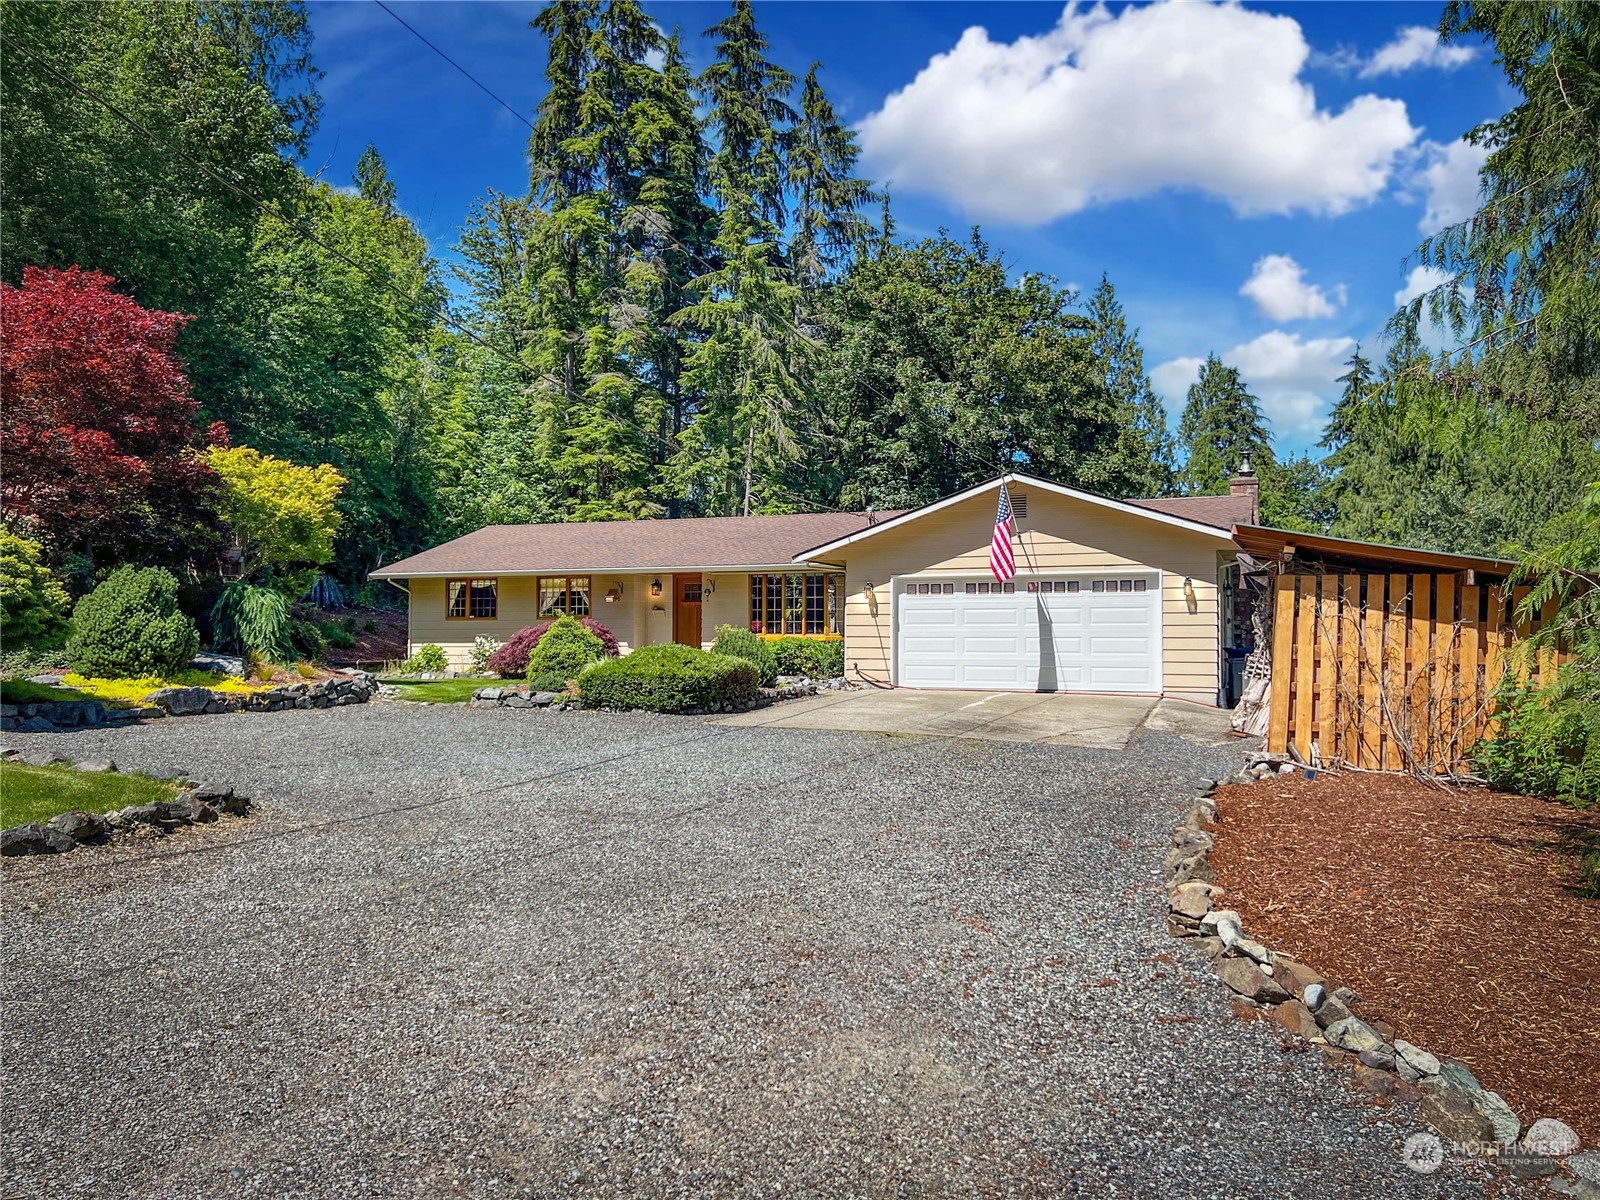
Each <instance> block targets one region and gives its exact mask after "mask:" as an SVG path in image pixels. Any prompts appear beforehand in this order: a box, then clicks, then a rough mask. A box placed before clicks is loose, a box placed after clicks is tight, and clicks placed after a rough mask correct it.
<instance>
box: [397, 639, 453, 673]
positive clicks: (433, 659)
mask: <svg viewBox="0 0 1600 1200" xmlns="http://www.w3.org/2000/svg"><path fill="white" fill-rule="evenodd" d="M449 669H450V660H449V659H448V658H446V657H445V653H444V647H443V646H438V645H435V644H434V643H433V642H429V643H428V644H427V645H426V646H419V647H417V652H416V653H415V654H413V655H412V656H411V657H410V658H408V659H406V660H405V662H403V663H401V664H400V674H402V675H439V674H442V673H443V672H445V671H448V670H449Z"/></svg>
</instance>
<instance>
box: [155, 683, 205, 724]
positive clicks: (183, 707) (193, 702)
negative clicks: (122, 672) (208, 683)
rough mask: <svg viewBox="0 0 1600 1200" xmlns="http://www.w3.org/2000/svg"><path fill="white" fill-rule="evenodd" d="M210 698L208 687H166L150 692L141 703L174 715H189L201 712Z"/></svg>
mask: <svg viewBox="0 0 1600 1200" xmlns="http://www.w3.org/2000/svg"><path fill="white" fill-rule="evenodd" d="M211 700H212V692H211V689H210V688H203V687H168V688H160V689H158V690H156V691H153V692H151V693H150V694H149V695H148V696H146V697H145V698H144V701H143V703H144V704H146V705H148V706H150V707H152V708H159V709H161V710H162V711H164V712H168V713H171V714H172V715H173V716H175V717H190V716H194V715H195V714H196V713H203V712H205V710H206V705H208V704H210V703H211Z"/></svg>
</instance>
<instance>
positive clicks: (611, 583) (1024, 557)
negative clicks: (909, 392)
mask: <svg viewBox="0 0 1600 1200" xmlns="http://www.w3.org/2000/svg"><path fill="white" fill-rule="evenodd" d="M1002 483H1003V484H1005V486H1006V489H1007V494H1008V495H1009V497H1010V501H1011V506H1012V509H1013V511H1014V513H1015V521H1016V530H1017V532H1016V536H1015V540H1014V542H1013V546H1014V552H1015V558H1016V575H1015V577H1014V578H1013V579H1011V580H1010V581H1008V582H1005V583H1000V582H997V581H996V579H995V577H994V575H993V574H992V573H991V571H990V567H989V548H990V542H991V538H992V536H993V533H994V528H995V515H996V508H997V504H998V499H999V490H1000V486H1001V484H1002ZM1258 495H1259V485H1258V481H1257V479H1256V477H1255V475H1253V474H1251V473H1250V472H1249V471H1248V470H1244V471H1242V472H1241V474H1240V475H1239V476H1237V477H1235V479H1234V480H1233V481H1232V483H1231V485H1230V492H1229V494H1228V495H1226V496H1192V497H1183V498H1169V499H1159V500H1112V499H1108V498H1107V497H1104V496H1097V495H1094V494H1093V493H1090V492H1085V491H1080V490H1078V489H1076V488H1071V487H1065V486H1063V485H1061V484H1057V483H1051V482H1048V481H1046V480H1043V479H1037V478H1034V477H1032V476H1029V475H1026V474H1022V473H1016V472H1014V473H1010V474H1007V475H1004V476H1001V477H999V478H996V479H991V480H989V481H987V482H985V483H982V484H979V485H977V486H976V487H971V488H968V489H966V490H965V491H962V492H958V493H956V494H955V495H953V496H948V497H946V498H945V499H943V500H939V501H937V502H935V503H932V504H928V505H924V506H923V507H921V508H916V509H912V510H910V511H906V512H890V513H879V514H872V513H806V514H793V515H783V516H758V517H702V518H685V519H678V520H653V521H615V522H605V523H592V524H576V523H573V524H550V525H496V526H490V527H488V528H485V529H480V530H478V531H477V532H475V533H470V534H467V535H466V536H464V537H460V538H457V539H455V540H454V541H451V542H446V543H445V544H443V545H440V546H436V547H434V548H433V549H431V550H426V551H424V552H422V553H421V554H417V555H414V556H413V557H411V558H407V559H404V560H402V561H400V562H396V563H393V564H391V565H389V566H386V567H383V568H382V569H380V570H377V571H374V572H373V577H374V578H378V579H386V580H389V581H390V582H392V583H394V584H395V585H396V586H399V587H402V588H404V589H405V590H406V591H407V592H408V593H409V595H410V634H409V638H410V644H411V649H412V651H413V652H414V651H415V650H416V649H417V648H418V647H419V646H422V645H425V644H427V643H430V642H431V643H436V644H438V645H439V646H442V647H443V648H444V650H445V652H446V654H447V655H448V656H449V658H450V661H451V663H452V665H453V666H455V667H457V668H461V667H465V666H466V664H467V662H468V656H469V652H470V650H471V647H472V644H473V640H474V638H476V637H479V636H488V637H492V638H496V639H499V640H502V641H503V640H505V639H506V638H508V637H510V636H511V635H512V634H513V633H515V632H516V631H517V630H518V629H521V628H522V627H523V626H525V625H530V624H533V623H535V622H537V621H540V620H547V619H549V618H551V617H554V616H557V615H559V614H561V613H572V614H574V615H577V616H593V617H595V618H596V619H598V620H600V621H603V622H604V623H605V624H606V625H607V626H608V627H609V628H610V629H611V630H612V632H613V633H615V634H616V636H617V640H618V642H619V643H620V644H621V645H622V647H623V650H624V652H626V651H628V650H631V649H633V648H635V647H638V646H646V645H652V644H654V643H658V642H671V641H676V642H682V643H685V644H688V645H693V646H706V647H709V646H710V644H711V642H712V641H713V640H714V639H715V637H716V629H717V627H718V626H719V625H736V626H741V627H745V628H749V629H751V630H754V631H755V632H757V633H760V634H763V635H766V636H781V635H794V636H800V637H824V638H825V637H833V638H838V637H842V638H843V640H844V650H845V671H846V675H847V676H848V677H849V678H850V679H853V680H861V681H868V682H874V683H881V684H892V685H894V686H898V687H923V688H956V689H975V690H983V691H1003V690H1014V691H1084V692H1128V693H1137V694H1149V695H1168V696H1177V697H1182V698H1185V699H1190V700H1196V701H1200V702H1203V703H1207V704H1219V703H1227V702H1229V700H1230V699H1231V696H1230V688H1229V679H1230V673H1229V660H1230V657H1232V656H1236V655H1238V654H1239V653H1241V652H1240V651H1237V650H1233V649H1231V648H1232V647H1235V646H1236V645H1237V644H1238V641H1239V638H1238V633H1239V626H1238V619H1237V616H1236V613H1235V608H1236V606H1235V604H1234V603H1233V596H1234V594H1235V591H1236V589H1237V587H1238V567H1237V563H1236V559H1237V555H1238V549H1239V548H1238V546H1237V545H1236V544H1235V542H1234V540H1233V538H1232V536H1231V533H1230V531H1231V529H1232V528H1233V526H1235V525H1252V524H1254V523H1255V521H1256V519H1257V515H1258V507H1259V501H1258ZM1225 647H1227V648H1230V649H1225Z"/></svg>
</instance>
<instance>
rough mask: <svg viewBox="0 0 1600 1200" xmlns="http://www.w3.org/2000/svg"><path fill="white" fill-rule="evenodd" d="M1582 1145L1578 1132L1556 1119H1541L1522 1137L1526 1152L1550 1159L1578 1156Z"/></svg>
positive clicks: (1529, 1127)
mask: <svg viewBox="0 0 1600 1200" xmlns="http://www.w3.org/2000/svg"><path fill="white" fill-rule="evenodd" d="M1581 1145H1582V1143H1581V1142H1580V1141H1579V1140H1578V1134H1577V1131H1576V1130H1574V1129H1573V1128H1572V1126H1570V1125H1568V1124H1566V1123H1565V1122H1563V1121H1558V1120H1556V1119H1555V1118H1554V1117H1540V1118H1539V1119H1538V1120H1537V1121H1535V1122H1534V1123H1533V1124H1532V1125H1530V1126H1528V1132H1527V1133H1525V1134H1523V1135H1522V1148H1523V1149H1524V1150H1526V1151H1528V1153H1530V1154H1543V1155H1545V1156H1547V1157H1549V1158H1565V1157H1566V1156H1567V1155H1569V1154H1576V1153H1577V1152H1578V1149H1579V1147H1580V1146H1581Z"/></svg>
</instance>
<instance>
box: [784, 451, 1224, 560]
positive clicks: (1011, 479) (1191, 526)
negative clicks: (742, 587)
mask: <svg viewBox="0 0 1600 1200" xmlns="http://www.w3.org/2000/svg"><path fill="white" fill-rule="evenodd" d="M1002 483H1004V484H1008V485H1009V484H1013V483H1026V484H1027V485H1028V486H1029V487H1039V488H1043V489H1044V490H1045V491H1047V492H1054V493H1055V494H1056V495H1058V496H1066V497H1067V498H1068V499H1072V500H1082V501H1084V502H1086V503H1088V504H1096V505H1099V506H1101V507H1103V508H1109V509H1112V510H1114V511H1118V512H1123V513H1127V514H1128V515H1129V516H1134V517H1143V518H1145V519H1146V520H1150V521H1156V522H1158V523H1160V524H1162V525H1171V526H1173V527H1174V528H1177V529H1184V530H1187V531H1189V532H1190V533H1199V534H1204V535H1205V536H1207V537H1211V538H1215V539H1216V540H1218V541H1221V542H1231V541H1232V540H1233V536H1232V534H1230V533H1229V531H1228V530H1226V529H1224V528H1222V527H1221V526H1218V525H1207V524H1205V523H1204V522H1203V521H1191V520H1189V519H1188V518H1187V517H1175V516H1173V515H1172V514H1171V513H1164V512H1161V511H1160V510H1158V509H1154V508H1141V507H1140V506H1139V505H1137V504H1130V503H1128V502H1127V501H1126V500H1113V499H1111V498H1110V497H1109V496H1096V495H1095V494H1094V493H1093V492H1084V491H1079V490H1078V489H1077V488H1069V487H1067V486H1065V485H1064V484H1060V483H1051V482H1050V481H1049V480H1048V479H1040V478H1039V477H1038V476H1037V475H1026V474H1023V473H1022V472H1020V471H1008V472H1007V473H1006V474H1004V475H997V476H995V477H994V478H993V479H986V480H984V481H983V482H982V483H979V484H974V485H973V486H972V487H969V488H967V489H966V490H965V491H960V492H956V493H954V494H953V495H950V496H946V497H945V498H944V499H942V500H935V501H933V502H932V503H931V504H924V505H923V506H922V507H921V508H913V509H912V510H911V511H909V512H904V513H901V514H900V515H899V516H898V517H894V518H891V519H890V520H887V521H883V522H881V523H880V524H877V525H869V526H867V528H865V529H859V530H857V531H856V532H855V533H852V534H848V535H846V536H845V537H842V538H835V539H834V540H833V541H831V542H823V543H822V544H821V545H820V546H813V547H812V548H811V549H809V550H807V551H804V552H803V553H802V554H797V555H795V561H796V562H799V561H801V560H802V559H807V558H816V557H817V556H818V555H822V554H828V553H831V552H832V551H835V550H839V549H843V548H844V547H846V546H852V545H854V544H855V543H857V542H860V541H863V540H865V539H866V538H869V537H874V536H876V535H877V534H880V533H885V532H887V531H888V530H890V529H895V528H898V527H899V526H901V525H905V524H908V523H910V522H911V521H914V520H916V519H917V518H919V517H925V516H928V515H929V514H931V513H935V512H938V511H939V510H940V509H943V508H949V507H950V506H951V505H952V504H959V503H961V502H962V501H963V500H968V499H970V498H972V497H973V496H976V495H980V494H981V493H983V492H984V491H986V490H988V489H989V488H992V487H995V486H997V485H999V484H1002Z"/></svg>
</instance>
